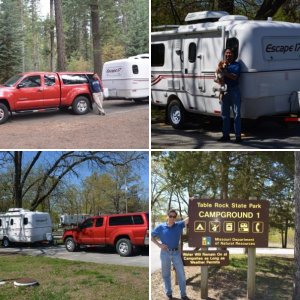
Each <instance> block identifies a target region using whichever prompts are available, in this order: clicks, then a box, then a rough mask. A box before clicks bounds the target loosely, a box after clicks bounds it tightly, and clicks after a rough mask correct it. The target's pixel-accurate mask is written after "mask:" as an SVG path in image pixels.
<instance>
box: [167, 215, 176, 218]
mask: <svg viewBox="0 0 300 300" xmlns="http://www.w3.org/2000/svg"><path fill="white" fill-rule="evenodd" d="M169 218H173V219H176V218H177V216H174V215H169Z"/></svg>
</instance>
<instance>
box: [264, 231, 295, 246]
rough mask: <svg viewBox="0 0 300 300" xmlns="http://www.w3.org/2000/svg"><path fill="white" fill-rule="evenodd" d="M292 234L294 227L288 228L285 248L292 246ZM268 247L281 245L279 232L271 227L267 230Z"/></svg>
mask: <svg viewBox="0 0 300 300" xmlns="http://www.w3.org/2000/svg"><path fill="white" fill-rule="evenodd" d="M294 235H295V229H292V228H289V230H288V239H287V248H294ZM269 247H279V248H281V247H282V243H281V234H280V232H279V231H278V229H275V228H271V229H270V232H269Z"/></svg>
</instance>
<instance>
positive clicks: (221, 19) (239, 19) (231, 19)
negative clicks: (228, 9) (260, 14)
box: [219, 15, 248, 21]
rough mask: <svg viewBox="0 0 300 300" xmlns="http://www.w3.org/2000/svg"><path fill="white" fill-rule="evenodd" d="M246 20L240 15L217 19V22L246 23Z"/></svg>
mask: <svg viewBox="0 0 300 300" xmlns="http://www.w3.org/2000/svg"><path fill="white" fill-rule="evenodd" d="M246 20H248V18H247V17H245V16H240V15H228V16H224V17H222V18H220V19H219V21H246Z"/></svg>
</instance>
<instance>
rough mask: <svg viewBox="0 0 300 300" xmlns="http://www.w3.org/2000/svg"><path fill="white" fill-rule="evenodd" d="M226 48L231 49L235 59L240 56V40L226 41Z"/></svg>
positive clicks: (231, 39)
mask: <svg viewBox="0 0 300 300" xmlns="http://www.w3.org/2000/svg"><path fill="white" fill-rule="evenodd" d="M226 48H231V49H232V50H233V54H234V59H237V58H238V56H239V40H238V39H237V38H235V37H234V38H230V39H227V41H226Z"/></svg>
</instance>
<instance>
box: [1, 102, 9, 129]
mask: <svg viewBox="0 0 300 300" xmlns="http://www.w3.org/2000/svg"><path fill="white" fill-rule="evenodd" d="M8 117H9V111H8V108H7V106H6V105H5V104H4V103H0V124H3V123H5V122H6V121H7V119H8Z"/></svg>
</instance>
